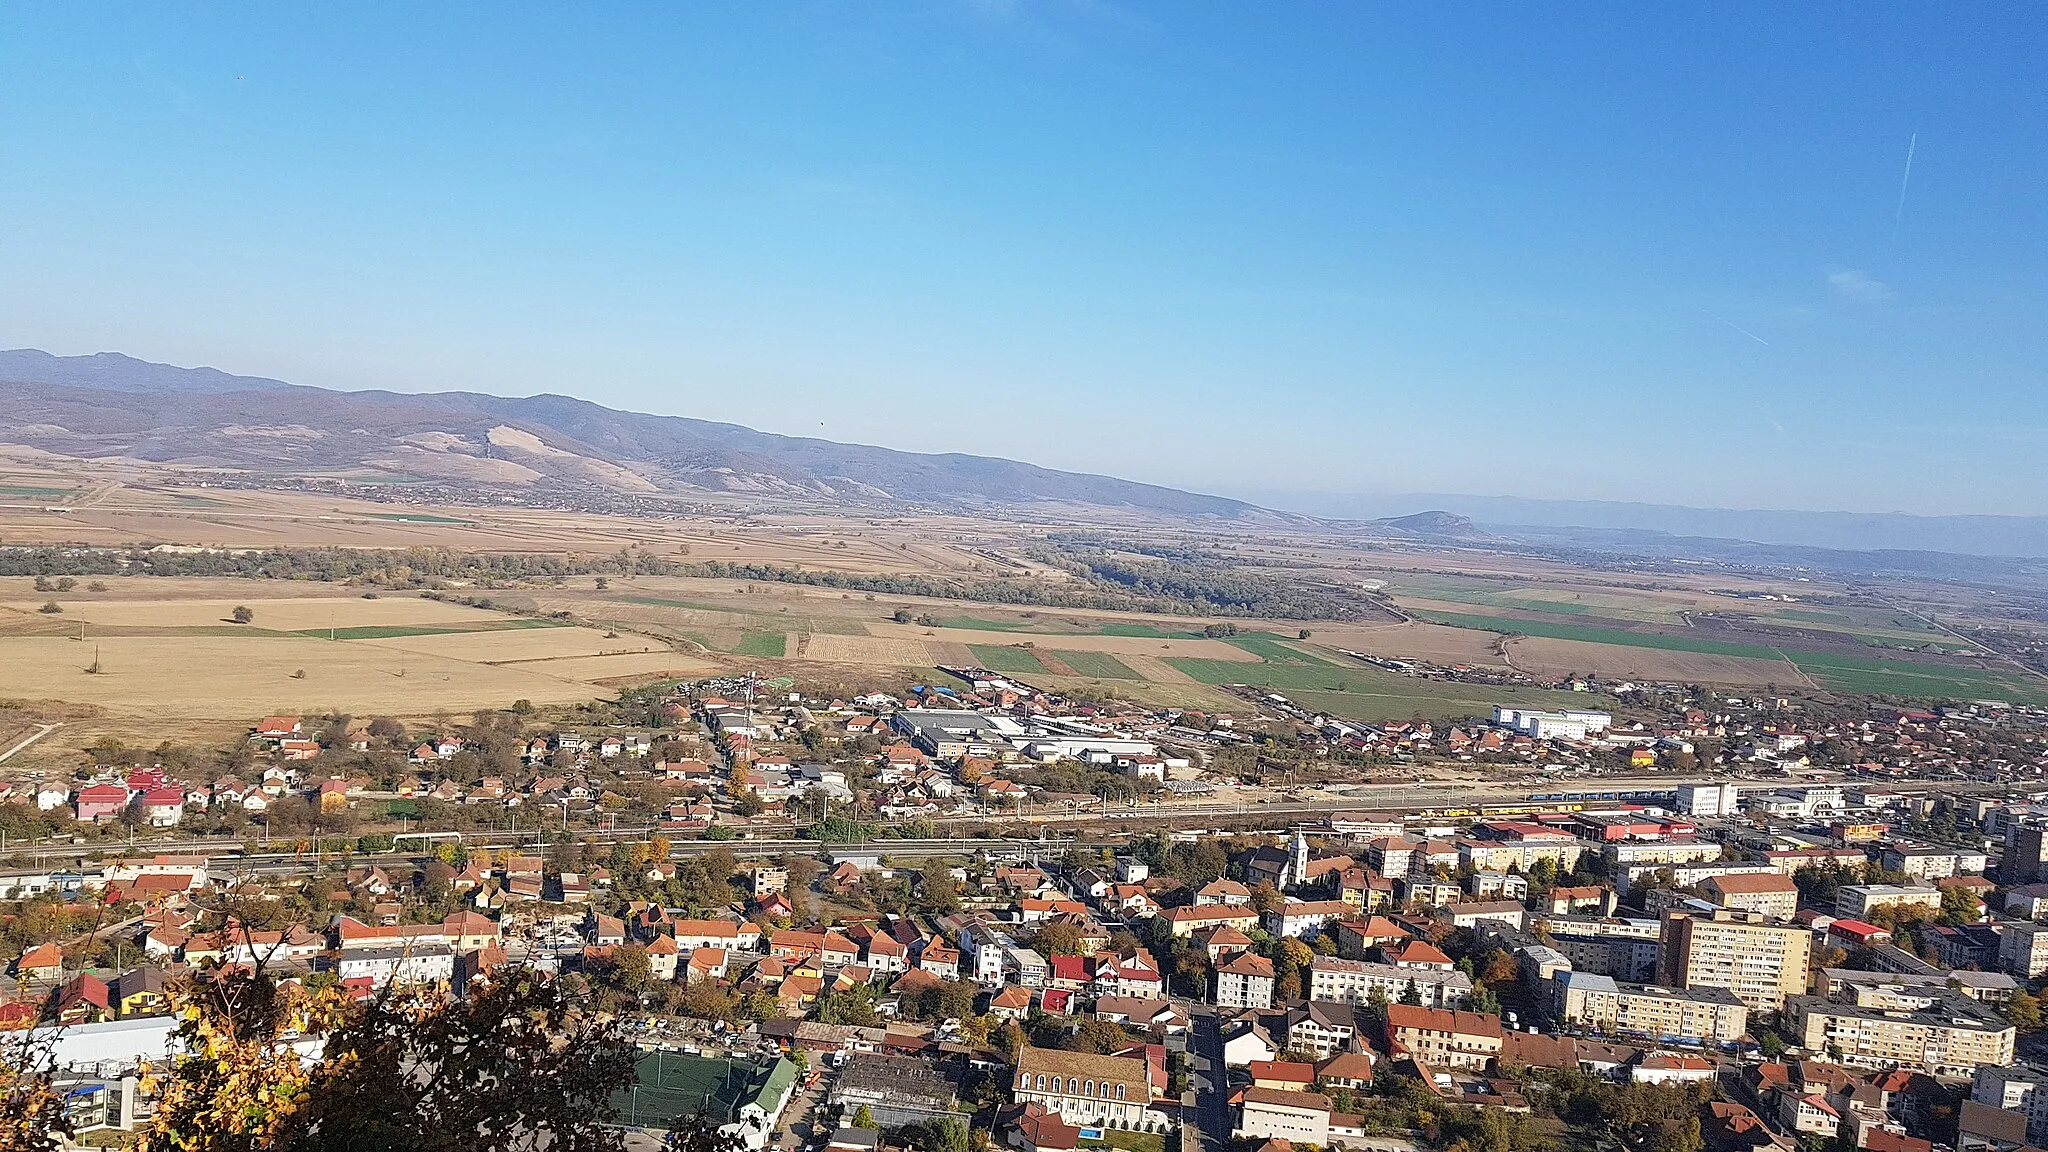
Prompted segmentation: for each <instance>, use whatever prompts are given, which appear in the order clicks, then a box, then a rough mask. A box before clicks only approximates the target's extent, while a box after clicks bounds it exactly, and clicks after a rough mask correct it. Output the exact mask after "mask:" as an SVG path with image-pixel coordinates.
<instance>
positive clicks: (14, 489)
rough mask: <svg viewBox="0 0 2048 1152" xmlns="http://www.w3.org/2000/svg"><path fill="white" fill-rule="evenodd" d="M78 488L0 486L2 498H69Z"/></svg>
mask: <svg viewBox="0 0 2048 1152" xmlns="http://www.w3.org/2000/svg"><path fill="white" fill-rule="evenodd" d="M76 491H78V489H76V488H37V487H35V486H33V485H29V484H0V496H69V495H71V494H72V493H73V492H76Z"/></svg>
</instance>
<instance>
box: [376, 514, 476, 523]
mask: <svg viewBox="0 0 2048 1152" xmlns="http://www.w3.org/2000/svg"><path fill="white" fill-rule="evenodd" d="M368 518H369V519H371V520H396V521H399V522H400V523H404V524H475V523H476V521H474V520H464V519H462V518H461V517H459V516H435V515H431V514H429V513H426V512H372V513H370V514H369V517H368Z"/></svg>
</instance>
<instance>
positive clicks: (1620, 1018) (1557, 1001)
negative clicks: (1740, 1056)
mask: <svg viewBox="0 0 2048 1152" xmlns="http://www.w3.org/2000/svg"><path fill="white" fill-rule="evenodd" d="M1548 987H1549V989H1550V991H1551V1004H1550V1007H1551V1013H1552V1015H1554V1016H1555V1017H1556V1018H1557V1020H1558V1021H1559V1022H1561V1023H1564V1024H1571V1025H1576V1026H1578V1027H1580V1028H1584V1029H1586V1030H1587V1031H1590V1032H1598V1033H1602V1034H1604V1035H1609V1036H1640V1037H1645V1038H1648V1039H1651V1040H1655V1041H1663V1042H1686V1041H1689V1042H1692V1043H1708V1044H1718V1043H1725V1042H1728V1041H1732V1040H1737V1039H1740V1038H1741V1037H1742V1034H1743V1033H1744V1032H1745V1031H1746V1030H1747V1029H1748V1027H1749V1009H1748V1008H1747V1007H1746V1006H1744V1004H1743V1003H1742V1001H1740V1000H1738V999H1736V998H1735V994H1734V993H1733V992H1730V991H1728V990H1727V989H1725V988H1694V989H1691V990H1689V991H1688V990H1682V989H1675V988H1664V987H1660V986H1658V985H1655V984H1626V983H1621V982H1619V981H1616V980H1614V979H1613V978H1611V977H1607V976H1596V975H1594V974H1593V973H1591V972H1560V973H1558V974H1557V977H1556V978H1555V979H1553V980H1552V981H1550V983H1549V985H1548Z"/></svg>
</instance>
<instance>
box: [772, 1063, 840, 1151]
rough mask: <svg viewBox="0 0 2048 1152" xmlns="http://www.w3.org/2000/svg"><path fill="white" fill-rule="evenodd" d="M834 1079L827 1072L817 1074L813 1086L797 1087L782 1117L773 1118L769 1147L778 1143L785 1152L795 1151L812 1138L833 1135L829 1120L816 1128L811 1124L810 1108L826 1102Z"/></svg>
mask: <svg viewBox="0 0 2048 1152" xmlns="http://www.w3.org/2000/svg"><path fill="white" fill-rule="evenodd" d="M807 1075H808V1073H807ZM835 1079H836V1077H835V1076H834V1075H833V1074H832V1073H830V1072H828V1073H826V1074H825V1075H823V1076H820V1077H819V1078H818V1082H817V1083H816V1084H815V1085H812V1086H811V1087H809V1088H798V1089H797V1090H796V1094H795V1095H793V1096H791V1097H790V1098H789V1106H788V1107H786V1108H784V1109H783V1110H782V1118H781V1119H780V1120H778V1121H776V1124H775V1132H774V1134H773V1136H772V1138H771V1139H770V1140H769V1145H770V1146H771V1147H773V1146H776V1145H780V1146H781V1147H782V1148H783V1149H784V1150H785V1152H797V1149H800V1148H802V1147H804V1145H805V1144H806V1143H809V1142H810V1141H811V1140H812V1139H813V1138H814V1137H826V1136H830V1135H832V1125H831V1122H830V1121H829V1120H827V1121H825V1122H823V1123H821V1124H819V1125H818V1126H817V1128H815V1129H814V1128H813V1127H812V1125H811V1109H813V1108H816V1107H817V1106H818V1105H820V1104H822V1103H824V1102H825V1097H826V1096H827V1095H828V1094H829V1093H830V1092H831V1091H832V1084H833V1081H834V1080H835Z"/></svg>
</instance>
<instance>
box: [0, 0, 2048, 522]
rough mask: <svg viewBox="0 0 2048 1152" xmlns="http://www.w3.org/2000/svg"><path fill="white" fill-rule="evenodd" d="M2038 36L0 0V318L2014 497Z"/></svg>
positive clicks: (770, 10)
mask: <svg viewBox="0 0 2048 1152" xmlns="http://www.w3.org/2000/svg"><path fill="white" fill-rule="evenodd" d="M2043 76H2048V10H2044V9H2041V8H2039V7H2023V6H2017V5H2013V6H2001V5H1983V6H1972V7H1966V8H1958V7H1953V6H1950V7H1932V6H1919V7H1915V8H1910V9H1909V8H1907V7H1905V6H1876V5H1846V4H1841V5H1835V4H1812V5H1798V6H1785V5H1775V4H1754V5H1741V4H1729V5H1715V6H1711V8H1709V7H1708V6H1690V7H1679V6H1668V5H1660V6H1644V5H1577V6H1569V7H1566V8H1558V7H1555V6H1551V7H1541V6H1534V7H1532V6H1526V5H1487V4H1471V5H1455V6H1454V5H1429V6H1413V7H1407V8H1401V7H1395V6H1366V5H1334V4H1330V5H1317V4H1300V5H1283V6H1251V5H1239V4H1230V5H1225V4H1198V3H1172V4H1164V3H1162V4H1157V5H1123V4H1111V3H1101V2H1081V0H1045V2H1043V3H1014V4H1013V3H1003V2H1000V0H982V2H978V3H918V2H913V0H906V2H904V3H900V4H803V3H790V4H760V5H744V6H742V5H732V6H725V7H713V6H708V5H657V6H647V7H643V8H635V7H630V6H625V5H618V6H600V7H590V6H561V5H542V6H533V7H519V6H510V5H498V4H492V5H476V6H468V7H465V6H459V5H453V4H449V5H403V6H391V7H379V6H376V5H369V4H363V5H351V6H344V7H339V8H335V9H333V10H331V11H313V10H311V7H310V6H304V5H252V6H248V7H243V8H235V7H233V6H226V5H215V6H204V7H184V6H171V5H133V6H122V5H100V6H79V5H12V6H7V7H6V8H4V9H0V156H4V157H5V163H4V164H0V346H10V347H40V348H45V349H48V350H50V351H52V352H58V353H67V354H69V353H83V352H94V351H102V350H112V351H122V352H127V353H129V354H131V355H136V356H141V357H144V358H148V359H155V360H164V361H169V362H172V363H181V364H210V365H213V366H216V367H220V368H224V369H227V370H230V371H238V372H246V373H252V374H260V375H268V376H277V377H281V378H284V379H288V380H292V381H295V382H299V383H307V384H318V385H324V386H329V387H339V388H371V387H384V388H392V389H397V390H404V391H428V390H438V389H476V390H483V391H492V392H500V393H508V394H523V393H531V392H543V391H545V392H563V393H570V394H574V395H579V396H585V397H588V398H591V399H594V400H597V401H600V402H602V403H606V404H611V405H613V406H616V407H625V408H636V409H641V410H646V411H655V412H670V413H678V414H684V415H692V416H701V417H707V418H713V419H722V420H733V421H738V422H741V423H746V424H750V425H753V426H755V427H759V428H763V429H767V430H771V431H778V432H787V433H795V434H809V435H818V436H828V437H831V438H834V439H844V440H857V441H863V442H869V443H881V444H887V445H890V446H894V447H901V448H908V449H914V450H927V451H972V452H984V453H991V454H998V455H1005V456H1013V457H1017V458H1021V459H1026V460H1031V461H1034V462H1037V463H1042V464H1046V465H1050V466H1054V467H1063V468H1073V469H1080V470H1087V471H1102V472H1110V473H1115V474H1119V475H1125V476H1130V477H1133V478H1137V479H1144V480H1152V481H1157V482H1162V483H1169V484H1176V485H1181V486H1187V487H1194V488H1200V489H1204V490H1210V491H1222V492H1229V493H1234V494H1243V493H1253V494H1269V493H1277V492H1319V493H1330V492H1340V493H1341V492H1388V491H1395V492H1415V491H1435V492H1471V493H1479V494H1487V495H1491V494H1512V495H1521V496H1532V497H1565V498H1604V499H1621V500H1648V501H1665V502H1672V503H1684V504H1694V505H1714V506H1739V507H1788V508H1823V509H1837V508H1839V509H1853V510H1871V511H1878V510H1894V509H1896V510H1905V511H1913V512H1926V513H1941V512H2001V513H2042V512H2048V500H2044V497H2048V465H2044V463H2043V460H2044V459H2048V453H2044V452H2043V448H2044V447H2048V403H2044V401H2043V399H2042V391H2041V384H2042V382H2043V374H2044V367H2043V366H2044V365H2048V84H2044V83H2043V80H2042V77H2043ZM1909 143H1911V144H1912V148H1913V163H1912V169H1911V179H1910V182H1909V183H1907V182H1905V181H1904V177H1905V173H1906V159H1907V151H1908V147H1909ZM1902 183H1905V188H1904V192H1905V195H1904V197H1903V201H1902V199H1901V188H1902Z"/></svg>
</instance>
